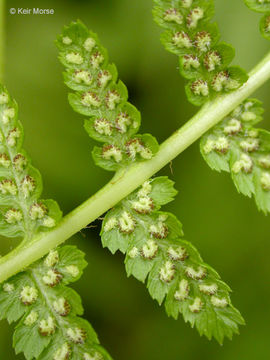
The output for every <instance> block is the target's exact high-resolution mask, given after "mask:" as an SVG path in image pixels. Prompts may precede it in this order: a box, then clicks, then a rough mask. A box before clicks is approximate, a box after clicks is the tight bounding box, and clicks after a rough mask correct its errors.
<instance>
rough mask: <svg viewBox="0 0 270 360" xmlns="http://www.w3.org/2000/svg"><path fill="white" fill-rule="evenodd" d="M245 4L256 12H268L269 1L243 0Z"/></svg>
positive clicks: (269, 10)
mask: <svg viewBox="0 0 270 360" xmlns="http://www.w3.org/2000/svg"><path fill="white" fill-rule="evenodd" d="M245 3H246V4H247V6H248V7H249V8H250V9H251V10H254V11H257V12H262V13H264V12H270V3H269V1H268V0H245Z"/></svg>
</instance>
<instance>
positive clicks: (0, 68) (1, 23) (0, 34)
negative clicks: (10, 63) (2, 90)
mask: <svg viewBox="0 0 270 360" xmlns="http://www.w3.org/2000/svg"><path fill="white" fill-rule="evenodd" d="M4 54H5V0H0V81H1V82H2V83H3V82H4V65H5V55H4Z"/></svg>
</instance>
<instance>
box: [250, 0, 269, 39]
mask: <svg viewBox="0 0 270 360" xmlns="http://www.w3.org/2000/svg"><path fill="white" fill-rule="evenodd" d="M245 3H246V5H247V6H248V7H249V8H250V9H251V10H254V11H256V12H259V13H265V15H264V16H263V17H262V19H261V22H260V31H261V34H262V36H263V37H264V38H265V39H267V40H270V1H269V0H245Z"/></svg>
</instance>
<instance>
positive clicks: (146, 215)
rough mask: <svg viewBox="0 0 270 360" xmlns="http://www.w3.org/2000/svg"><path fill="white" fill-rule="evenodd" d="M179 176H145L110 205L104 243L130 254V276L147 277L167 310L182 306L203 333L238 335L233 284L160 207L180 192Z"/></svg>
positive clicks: (219, 338)
mask: <svg viewBox="0 0 270 360" xmlns="http://www.w3.org/2000/svg"><path fill="white" fill-rule="evenodd" d="M176 193H177V192H176V190H175V189H174V187H173V182H172V181H171V180H169V179H167V178H166V177H157V178H155V179H153V180H150V181H147V182H145V183H144V184H143V185H142V187H141V188H140V189H139V190H137V191H135V192H133V193H132V194H131V195H130V196H128V197H127V198H126V199H124V200H123V201H122V202H121V203H119V204H118V205H117V206H115V207H114V208H113V209H112V210H110V211H109V212H108V213H107V215H106V217H105V219H104V221H103V225H102V231H101V238H102V244H103V246H104V247H108V248H109V249H110V251H111V252H112V253H115V252H116V251H117V250H120V251H121V252H122V253H124V254H126V258H125V266H126V271H127V274H128V276H130V275H133V276H134V277H135V278H137V279H138V280H140V281H142V282H144V281H145V280H146V278H147V277H148V278H147V288H148V290H149V293H150V295H151V296H152V298H153V299H156V300H157V301H158V303H159V304H161V303H162V302H163V301H164V299H165V298H166V299H165V308H166V311H167V314H168V315H169V316H172V317H173V318H175V319H177V317H178V314H179V312H180V313H182V315H183V317H184V320H185V321H186V322H189V323H190V324H191V326H192V327H193V326H196V328H197V329H198V331H199V333H200V335H205V336H207V337H208V338H209V339H211V338H212V337H214V338H216V340H217V341H218V342H219V343H222V342H223V339H224V337H228V338H232V336H233V334H234V333H238V324H243V323H244V320H243V319H242V317H241V315H240V313H239V312H238V310H236V309H235V308H234V307H233V306H232V304H231V300H230V297H229V291H230V289H229V287H228V286H227V285H226V284H225V283H224V282H222V281H221V280H220V278H219V275H218V274H217V273H216V271H215V270H213V269H212V268H211V267H210V266H209V265H207V264H206V263H204V262H203V260H202V258H201V257H200V255H199V253H198V251H197V250H196V249H195V248H194V246H193V245H192V244H191V243H190V242H188V241H186V240H183V238H182V236H183V231H182V225H181V223H180V222H179V221H178V219H177V218H176V217H175V216H174V215H172V214H170V213H167V212H161V211H160V207H161V206H162V205H164V204H166V203H168V202H170V201H172V200H173V198H174V196H175V195H176Z"/></svg>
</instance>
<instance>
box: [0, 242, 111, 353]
mask: <svg viewBox="0 0 270 360" xmlns="http://www.w3.org/2000/svg"><path fill="white" fill-rule="evenodd" d="M86 265H87V263H86V261H85V260H84V254H83V253H82V252H81V251H79V250H78V249H77V248H76V247H75V246H63V247H61V248H58V249H55V250H52V251H51V252H50V253H49V254H48V255H47V256H46V257H45V258H43V259H41V260H39V261H37V262H36V263H34V264H33V265H31V266H30V267H29V268H28V269H27V270H26V271H24V272H22V273H19V274H17V275H15V276H14V277H12V278H10V279H9V280H8V281H7V282H5V283H4V284H2V285H1V287H0V319H3V318H6V319H7V320H8V322H9V323H11V322H14V321H18V320H19V322H18V324H17V326H16V328H15V332H14V337H13V346H14V348H15V351H16V353H17V354H18V353H20V352H23V353H24V355H25V358H26V359H27V360H31V359H38V360H67V359H74V360H75V359H76V360H77V359H78V360H79V359H83V360H110V359H111V357H110V356H109V355H108V353H107V352H106V351H105V350H104V349H103V348H102V347H101V346H100V345H99V341H98V338H97V335H96V333H95V331H94V330H93V328H92V327H91V325H90V324H89V323H88V322H87V321H86V320H83V319H82V318H80V317H79V316H78V315H82V313H83V308H82V305H81V299H80V297H79V295H78V294H77V293H76V292H75V291H74V290H72V289H70V288H68V287H67V286H66V285H68V284H69V283H71V282H74V281H76V280H78V279H79V278H80V277H81V275H82V271H83V269H84V268H85V267H86Z"/></svg>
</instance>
